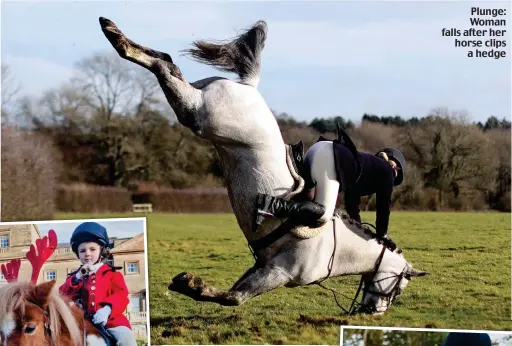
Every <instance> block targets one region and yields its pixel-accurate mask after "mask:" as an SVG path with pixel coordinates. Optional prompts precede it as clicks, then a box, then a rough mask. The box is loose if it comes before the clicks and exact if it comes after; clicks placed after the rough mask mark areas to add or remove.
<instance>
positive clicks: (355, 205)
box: [345, 189, 361, 222]
mask: <svg viewBox="0 0 512 346" xmlns="http://www.w3.org/2000/svg"><path fill="white" fill-rule="evenodd" d="M360 204H361V196H359V194H358V193H357V191H355V190H354V189H347V190H346V191H345V210H346V211H347V213H348V216H350V218H352V219H354V220H355V221H357V222H361V216H360V215H359V205H360Z"/></svg>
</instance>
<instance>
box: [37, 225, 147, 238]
mask: <svg viewBox="0 0 512 346" xmlns="http://www.w3.org/2000/svg"><path fill="white" fill-rule="evenodd" d="M85 221H94V222H97V223H99V224H100V225H102V226H104V227H105V228H106V229H107V233H108V236H109V237H111V238H112V237H117V238H129V237H134V236H136V235H137V234H140V233H144V220H143V219H130V220H126V219H125V220H123V219H117V220H112V219H105V220H103V219H98V220H70V221H58V222H36V223H35V224H36V225H37V227H38V228H39V231H40V232H41V235H43V236H45V235H47V234H48V232H49V231H50V230H51V229H53V230H54V231H55V233H56V234H57V240H58V242H59V244H61V243H69V240H70V239H71V235H72V234H73V231H74V230H75V228H76V227H77V226H78V225H80V224H81V223H82V222H85Z"/></svg>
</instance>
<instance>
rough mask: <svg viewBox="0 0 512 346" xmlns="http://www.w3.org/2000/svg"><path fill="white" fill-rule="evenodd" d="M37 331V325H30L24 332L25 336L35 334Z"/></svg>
mask: <svg viewBox="0 0 512 346" xmlns="http://www.w3.org/2000/svg"><path fill="white" fill-rule="evenodd" d="M35 331H36V325H35V324H28V325H27V326H26V327H25V329H24V330H23V332H24V333H25V334H34V332H35Z"/></svg>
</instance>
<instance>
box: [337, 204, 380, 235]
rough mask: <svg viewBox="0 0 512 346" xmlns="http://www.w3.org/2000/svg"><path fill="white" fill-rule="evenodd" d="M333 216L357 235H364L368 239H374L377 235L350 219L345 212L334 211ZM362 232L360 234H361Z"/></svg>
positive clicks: (341, 210)
mask: <svg viewBox="0 0 512 346" xmlns="http://www.w3.org/2000/svg"><path fill="white" fill-rule="evenodd" d="M334 216H335V217H336V216H337V217H338V218H339V219H340V220H341V222H343V223H344V224H345V226H346V227H347V228H348V229H349V230H351V231H352V232H354V233H356V234H358V235H363V234H364V235H366V236H367V237H368V239H375V238H377V234H376V233H375V232H373V231H372V230H371V229H369V228H368V227H366V226H365V225H363V224H362V223H360V222H358V221H356V220H354V219H353V218H351V217H350V216H349V215H348V214H347V212H346V211H345V210H343V209H341V208H336V209H334ZM361 232H362V234H361Z"/></svg>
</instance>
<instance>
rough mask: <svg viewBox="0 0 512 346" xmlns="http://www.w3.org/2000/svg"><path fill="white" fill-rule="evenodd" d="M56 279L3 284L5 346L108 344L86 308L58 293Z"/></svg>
mask: <svg viewBox="0 0 512 346" xmlns="http://www.w3.org/2000/svg"><path fill="white" fill-rule="evenodd" d="M55 283H56V281H55V280H53V281H48V282H45V283H42V284H39V285H34V284H33V283H32V282H11V283H9V284H7V285H6V286H4V287H1V288H0V340H1V345H2V346H36V345H37V346H41V345H48V346H60V345H62V346H64V345H65V346H100V345H101V346H105V345H106V343H105V341H104V340H103V337H102V336H101V334H100V332H99V331H98V330H97V329H96V327H94V325H93V324H92V323H91V322H90V321H89V320H87V319H85V318H84V313H83V310H82V309H80V308H79V307H77V306H76V305H74V304H73V302H72V301H71V300H70V299H69V298H67V297H63V296H60V295H59V292H58V287H57V286H56V285H55ZM84 330H85V338H84Z"/></svg>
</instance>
